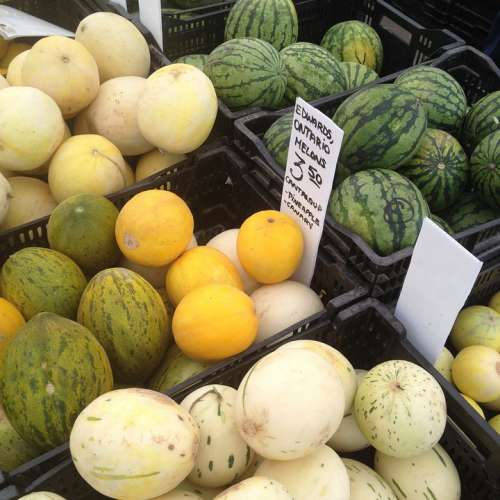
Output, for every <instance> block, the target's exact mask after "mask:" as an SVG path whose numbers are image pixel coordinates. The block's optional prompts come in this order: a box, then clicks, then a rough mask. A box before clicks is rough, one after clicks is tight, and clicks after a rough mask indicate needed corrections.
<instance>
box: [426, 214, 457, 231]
mask: <svg viewBox="0 0 500 500" xmlns="http://www.w3.org/2000/svg"><path fill="white" fill-rule="evenodd" d="M430 219H431V221H432V222H434V223H435V224H437V225H438V226H439V227H440V228H441V229H442V230H443V231H446V232H447V233H448V234H451V235H453V234H454V232H453V229H452V228H451V226H450V225H449V224H448V223H447V222H446V221H445V220H444V219H442V218H441V217H439V215H435V214H431V216H430Z"/></svg>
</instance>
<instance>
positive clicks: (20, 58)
mask: <svg viewBox="0 0 500 500" xmlns="http://www.w3.org/2000/svg"><path fill="white" fill-rule="evenodd" d="M28 52H29V50H25V51H24V52H21V53H20V54H18V55H17V56H16V57H14V59H12V61H11V62H10V64H9V67H8V68H7V81H8V82H9V83H10V84H11V85H14V86H16V87H20V86H22V84H23V74H22V71H23V64H24V61H25V60H26V56H27V55H28Z"/></svg>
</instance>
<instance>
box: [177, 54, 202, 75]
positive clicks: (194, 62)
mask: <svg viewBox="0 0 500 500" xmlns="http://www.w3.org/2000/svg"><path fill="white" fill-rule="evenodd" d="M207 59H208V54H189V55H187V56H182V57H179V58H178V59H176V60H175V61H174V63H182V64H191V66H195V67H196V68H198V69H199V70H201V71H203V69H204V68H205V63H206V62H207Z"/></svg>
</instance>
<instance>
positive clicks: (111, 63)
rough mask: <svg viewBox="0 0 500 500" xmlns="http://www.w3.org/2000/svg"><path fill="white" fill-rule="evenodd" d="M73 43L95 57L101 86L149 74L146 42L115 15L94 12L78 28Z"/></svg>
mask: <svg viewBox="0 0 500 500" xmlns="http://www.w3.org/2000/svg"><path fill="white" fill-rule="evenodd" d="M75 39H76V40H77V41H78V42H80V43H81V44H83V45H85V47H87V49H88V50H89V52H90V53H91V54H92V55H93V56H94V59H95V60H96V62H97V66H98V67H99V75H100V78H101V82H105V81H107V80H110V79H111V78H116V77H118V76H142V77H146V76H148V74H149V67H150V63H151V56H150V54H149V48H148V44H147V42H146V39H145V38H144V37H143V36H142V34H141V32H140V31H139V30H138V29H137V28H136V27H135V26H134V25H133V24H132V23H131V22H130V21H128V20H127V19H125V18H124V17H122V16H119V15H118V14H113V13H111V12H96V13H94V14H91V15H90V16H87V17H86V18H85V19H83V20H82V21H81V22H80V24H79V25H78V28H77V30H76V34H75Z"/></svg>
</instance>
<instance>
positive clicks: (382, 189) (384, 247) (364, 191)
mask: <svg viewBox="0 0 500 500" xmlns="http://www.w3.org/2000/svg"><path fill="white" fill-rule="evenodd" d="M329 211H330V215H331V216H332V217H333V219H334V220H335V221H337V222H338V223H340V224H342V225H343V226H345V227H346V228H347V229H349V230H351V231H352V232H354V233H356V234H358V235H359V236H360V237H361V238H363V240H365V241H366V243H368V245H370V246H371V247H372V249H373V250H374V251H375V252H377V253H378V254H379V255H390V254H392V253H394V252H397V251H398V250H401V249H402V248H405V247H408V246H411V245H413V244H415V241H416V239H417V236H418V233H419V231H420V227H421V226H422V222H423V219H424V217H428V216H429V215H430V212H429V207H428V206H427V202H426V201H425V199H424V197H423V196H422V193H420V191H419V190H418V188H417V187H416V186H415V185H414V184H413V183H412V182H410V181H409V180H408V179H406V178H405V177H403V176H402V175H399V174H398V173H397V172H394V171H392V170H382V169H380V170H379V169H371V170H366V171H364V172H357V173H355V174H353V175H351V176H349V177H348V178H347V179H345V180H344V181H343V182H342V184H341V185H340V186H339V187H338V188H336V189H335V190H334V191H333V193H332V196H331V199H330V206H329Z"/></svg>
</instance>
